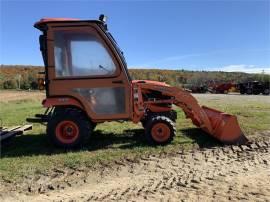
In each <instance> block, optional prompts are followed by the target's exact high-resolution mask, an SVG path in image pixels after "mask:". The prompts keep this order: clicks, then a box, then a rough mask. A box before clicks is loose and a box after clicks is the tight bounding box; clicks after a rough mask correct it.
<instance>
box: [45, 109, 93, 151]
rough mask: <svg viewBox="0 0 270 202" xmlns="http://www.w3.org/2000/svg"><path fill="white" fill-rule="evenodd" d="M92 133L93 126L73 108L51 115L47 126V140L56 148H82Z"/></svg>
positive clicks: (82, 114)
mask: <svg viewBox="0 0 270 202" xmlns="http://www.w3.org/2000/svg"><path fill="white" fill-rule="evenodd" d="M92 131H93V126H92V124H91V122H90V121H89V120H88V118H87V117H86V116H85V115H84V113H83V112H82V111H80V110H78V109H74V108H66V109H62V110H61V111H60V110H58V111H57V113H53V115H52V117H51V119H50V120H49V121H48V125H47V135H48V137H49V140H50V141H51V142H52V143H53V144H54V145H56V146H57V147H61V148H65V149H73V148H78V147H80V146H82V145H83V143H85V142H86V140H87V139H88V138H89V137H90V134H91V133H92ZM69 133H70V134H71V135H70V134H69ZM69 136H70V137H69Z"/></svg>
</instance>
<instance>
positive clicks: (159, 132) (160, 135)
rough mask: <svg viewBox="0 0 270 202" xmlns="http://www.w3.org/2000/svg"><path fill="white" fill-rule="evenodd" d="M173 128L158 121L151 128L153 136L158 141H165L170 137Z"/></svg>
mask: <svg viewBox="0 0 270 202" xmlns="http://www.w3.org/2000/svg"><path fill="white" fill-rule="evenodd" d="M170 133H171V130H170V128H169V126H168V125H166V124H165V123H157V124H155V125H154V126H153V127H152V129H151V134H152V137H153V139H154V140H155V141H157V142H165V141H167V140H168V139H169V138H170Z"/></svg>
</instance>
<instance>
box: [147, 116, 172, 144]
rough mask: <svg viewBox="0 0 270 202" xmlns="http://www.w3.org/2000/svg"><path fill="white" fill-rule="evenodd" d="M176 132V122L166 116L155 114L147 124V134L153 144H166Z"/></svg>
mask: <svg viewBox="0 0 270 202" xmlns="http://www.w3.org/2000/svg"><path fill="white" fill-rule="evenodd" d="M175 134H176V129H175V125H174V122H173V121H172V120H171V119H169V118H168V117H166V116H155V117H152V118H151V119H149V120H148V122H147V124H146V126H145V136H146V139H147V141H148V142H149V143H150V144H151V145H166V144H168V143H170V142H171V141H172V140H173V138H174V136H175Z"/></svg>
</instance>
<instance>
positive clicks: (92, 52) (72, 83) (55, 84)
mask: <svg viewBox="0 0 270 202" xmlns="http://www.w3.org/2000/svg"><path fill="white" fill-rule="evenodd" d="M47 47H48V75H49V76H48V80H49V84H48V85H49V86H48V96H49V97H65V96H68V97H72V98H74V99H76V100H78V101H79V102H80V103H81V104H82V105H83V107H84V109H85V111H86V112H87V114H88V115H89V117H90V118H92V119H93V120H113V119H129V118H130V117H131V107H130V96H131V95H130V94H131V93H130V92H131V89H130V88H131V85H130V80H129V78H128V76H127V72H126V71H125V67H124V63H123V61H121V58H120V57H119V55H118V53H117V51H116V48H115V47H114V46H113V44H112V42H111V41H110V40H109V39H108V37H106V34H105V32H104V31H103V30H102V29H101V28H100V27H99V26H98V25H97V24H95V23H93V24H91V23H81V24H80V23H78V22H76V24H72V23H71V24H67V23H62V24H52V25H49V30H48V34H47Z"/></svg>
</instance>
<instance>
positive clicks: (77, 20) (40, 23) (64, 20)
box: [34, 18, 104, 30]
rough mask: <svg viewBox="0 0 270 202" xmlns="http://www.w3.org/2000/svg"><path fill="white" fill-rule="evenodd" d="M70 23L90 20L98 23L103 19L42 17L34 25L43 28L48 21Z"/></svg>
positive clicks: (101, 22)
mask: <svg viewBox="0 0 270 202" xmlns="http://www.w3.org/2000/svg"><path fill="white" fill-rule="evenodd" d="M59 22H61V23H70V22H92V23H98V24H104V22H103V21H100V20H81V19H78V18H42V19H40V20H39V21H38V22H36V23H35V24H34V27H35V28H37V29H39V30H43V29H44V26H45V25H47V24H48V23H59Z"/></svg>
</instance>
